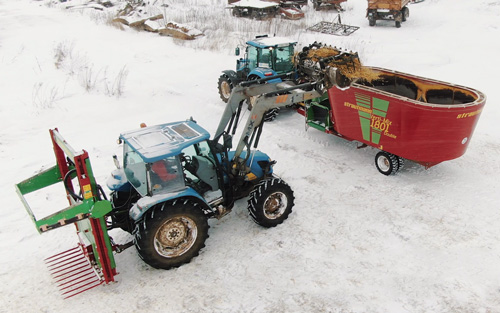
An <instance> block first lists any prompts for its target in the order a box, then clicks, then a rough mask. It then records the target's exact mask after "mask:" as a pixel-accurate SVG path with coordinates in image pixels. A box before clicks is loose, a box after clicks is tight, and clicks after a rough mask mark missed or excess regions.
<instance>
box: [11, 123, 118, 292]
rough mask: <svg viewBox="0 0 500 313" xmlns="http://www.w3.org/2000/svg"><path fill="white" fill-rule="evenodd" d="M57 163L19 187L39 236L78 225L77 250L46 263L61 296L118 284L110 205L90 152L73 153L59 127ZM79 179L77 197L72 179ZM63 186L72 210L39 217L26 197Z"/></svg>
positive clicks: (52, 133) (54, 137)
mask: <svg viewBox="0 0 500 313" xmlns="http://www.w3.org/2000/svg"><path fill="white" fill-rule="evenodd" d="M50 137H51V139H52V143H53V146H54V153H55V156H56V162H57V164H56V165H55V166H53V167H51V168H49V169H47V170H45V171H43V172H40V173H39V174H37V175H35V176H33V177H30V178H28V179H26V180H24V181H22V182H20V183H18V184H17V185H16V190H17V193H18V194H19V197H20V198H21V201H22V202H23V204H24V206H25V208H26V210H27V212H28V214H29V215H30V216H31V218H32V220H33V222H34V223H35V226H36V228H37V230H38V232H39V233H44V232H47V231H49V230H53V229H56V228H59V227H62V226H66V225H70V224H74V225H75V226H76V232H77V234H78V238H79V243H78V246H77V247H75V248H73V249H70V250H67V251H64V252H61V253H59V254H56V255H54V256H51V257H49V258H47V259H46V260H45V261H46V263H47V265H48V267H49V270H50V272H51V273H52V275H53V277H54V279H55V280H56V282H57V284H58V286H59V288H60V290H61V292H62V294H63V296H64V297H65V298H69V297H72V296H75V295H77V294H79V293H81V292H84V291H86V290H88V289H91V288H94V287H96V286H99V285H101V284H102V283H109V282H112V281H114V276H115V275H117V272H116V265H115V260H114V256H113V250H114V249H115V246H114V245H113V244H112V240H111V238H110V237H109V235H108V230H107V227H106V220H105V215H106V214H108V213H109V212H110V211H111V203H110V202H109V201H108V200H106V199H105V195H104V193H103V192H102V189H100V186H99V185H97V183H96V181H95V178H94V175H93V173H92V168H91V166H90V160H89V156H88V153H87V152H86V151H85V150H81V151H75V150H73V148H72V147H71V146H70V145H69V144H68V143H67V142H66V141H65V140H64V139H63V138H62V136H61V135H60V134H59V132H58V130H57V129H54V130H50ZM75 176H76V178H77V179H78V185H79V189H80V190H79V195H77V194H76V193H75V191H74V189H75V188H74V186H73V183H72V179H73V178H75ZM56 183H63V185H64V190H65V191H66V198H67V199H68V201H69V206H68V207H66V208H65V209H63V210H60V211H58V212H56V213H53V214H51V215H49V216H47V217H44V218H41V219H36V217H35V215H34V214H33V211H32V210H31V208H30V206H29V204H28V202H27V200H26V198H25V195H26V194H28V193H31V192H34V191H37V190H40V189H43V188H45V187H48V186H51V185H54V184H56Z"/></svg>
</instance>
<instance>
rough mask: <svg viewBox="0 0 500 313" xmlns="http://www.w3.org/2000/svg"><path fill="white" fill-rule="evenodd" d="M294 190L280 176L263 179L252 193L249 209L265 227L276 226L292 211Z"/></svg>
mask: <svg viewBox="0 0 500 313" xmlns="http://www.w3.org/2000/svg"><path fill="white" fill-rule="evenodd" d="M294 199H295V198H294V196H293V191H292V189H291V188H290V186H289V185H288V184H287V183H285V182H284V181H283V180H281V179H280V178H276V177H272V178H269V179H266V180H263V181H262V182H260V183H259V184H258V185H256V186H255V188H254V189H253V190H252V192H251V193H250V197H249V199H248V211H249V212H250V216H251V217H252V219H253V220H254V221H255V223H257V224H259V225H261V226H264V227H275V226H277V225H279V224H281V223H283V221H284V220H286V219H287V218H288V215H290V213H292V207H293V204H294V203H293V201H294Z"/></svg>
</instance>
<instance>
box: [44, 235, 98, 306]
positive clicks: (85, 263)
mask: <svg viewBox="0 0 500 313" xmlns="http://www.w3.org/2000/svg"><path fill="white" fill-rule="evenodd" d="M86 249H87V248H86V247H83V246H81V245H78V246H77V247H75V248H73V249H69V250H66V251H64V252H61V253H58V254H56V255H53V256H51V257H48V258H46V259H45V263H46V264H47V267H48V268H49V271H50V273H51V274H52V278H54V280H55V282H56V284H57V287H58V288H59V290H60V291H61V294H62V296H63V297H64V299H67V298H71V297H73V296H76V295H77V294H80V293H82V292H84V291H87V290H89V289H92V288H94V287H97V286H99V285H101V284H102V283H103V282H104V277H103V275H102V273H101V271H100V269H99V267H97V266H96V265H95V262H94V264H92V263H91V262H90V261H89V258H88V256H87V255H86V254H85V253H84V251H85V250H86Z"/></svg>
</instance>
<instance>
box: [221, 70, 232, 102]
mask: <svg viewBox="0 0 500 313" xmlns="http://www.w3.org/2000/svg"><path fill="white" fill-rule="evenodd" d="M217 85H218V88H219V95H220V98H221V99H222V101H224V102H226V103H227V101H228V100H229V97H230V96H231V91H232V90H233V87H234V84H233V82H232V81H231V79H230V78H229V76H227V75H226V74H222V75H221V76H220V77H219V82H218V84H217Z"/></svg>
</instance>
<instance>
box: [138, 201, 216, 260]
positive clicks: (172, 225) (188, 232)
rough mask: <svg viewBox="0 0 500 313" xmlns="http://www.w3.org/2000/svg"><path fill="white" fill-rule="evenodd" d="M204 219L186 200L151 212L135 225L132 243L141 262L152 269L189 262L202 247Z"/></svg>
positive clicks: (204, 227) (205, 230)
mask: <svg viewBox="0 0 500 313" xmlns="http://www.w3.org/2000/svg"><path fill="white" fill-rule="evenodd" d="M208 228H209V225H208V222H207V217H206V216H205V215H204V214H203V212H202V210H201V208H200V207H198V206H197V205H196V204H195V203H193V202H190V201H187V200H186V201H182V200H178V201H174V202H173V203H172V202H167V203H164V204H163V205H158V206H156V207H154V208H152V209H151V212H148V213H147V214H146V216H144V217H143V219H142V220H141V221H140V222H139V223H137V224H136V227H135V230H134V243H135V246H136V248H137V252H138V253H139V256H140V257H141V259H143V260H144V262H146V263H147V264H149V265H151V266H152V267H155V268H161V269H170V268H173V267H178V266H180V265H182V264H185V263H189V262H190V261H191V259H192V258H194V257H195V256H197V255H198V253H199V251H200V250H201V249H202V248H203V247H204V246H205V240H206V239H207V238H208Z"/></svg>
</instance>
